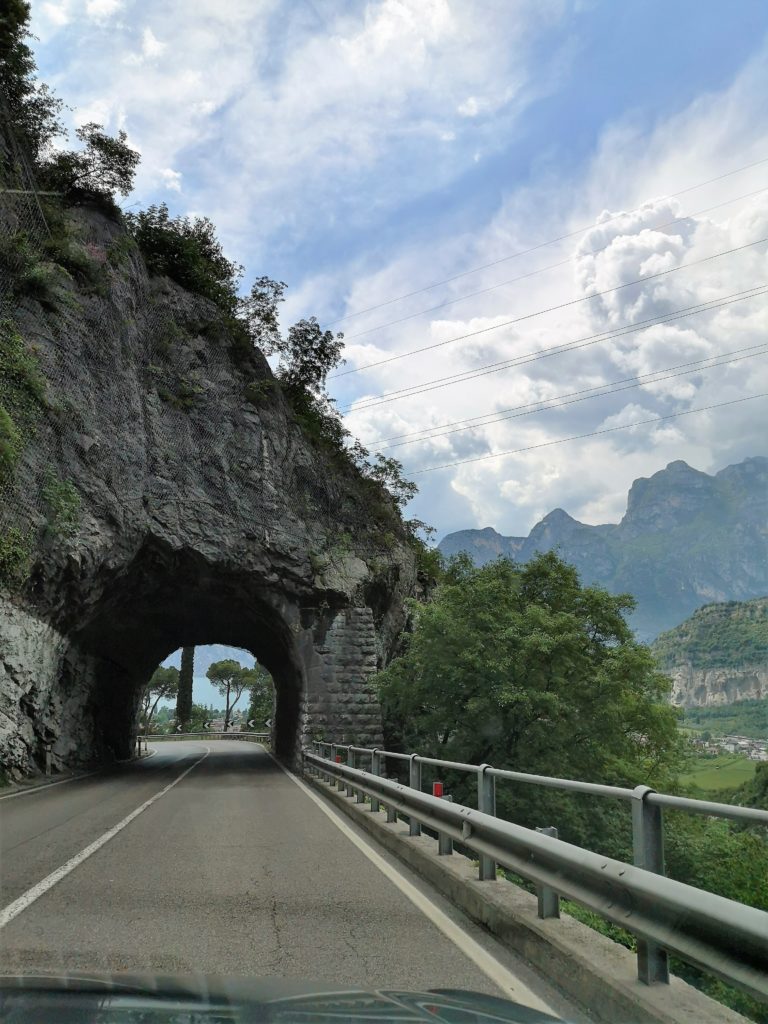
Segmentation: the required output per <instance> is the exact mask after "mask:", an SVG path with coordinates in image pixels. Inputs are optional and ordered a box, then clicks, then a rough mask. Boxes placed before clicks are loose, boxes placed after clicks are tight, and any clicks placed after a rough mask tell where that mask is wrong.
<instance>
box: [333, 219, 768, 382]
mask: <svg viewBox="0 0 768 1024" xmlns="http://www.w3.org/2000/svg"><path fill="white" fill-rule="evenodd" d="M762 242H768V236H764V237H763V238H756V239H754V240H753V241H752V242H746V243H745V244H744V245H736V246H733V248H731V249H723V250H722V252H714V253H711V254H710V255H709V256H702V257H701V258H700V259H698V260H690V261H689V262H688V263H680V264H678V265H677V266H676V267H670V268H669V269H668V270H659V271H657V272H656V273H655V274H645V275H644V276H643V277H636V278H634V280H632V281H625V282H624V284H619V285H616V286H615V287H614V288H604V289H603V290H602V291H599V292H592V293H591V294H590V295H580V296H579V297H578V298H577V299H569V300H568V302H560V303H558V304H557V305H555V306H547V307H546V308H545V309H537V310H534V311H533V312H532V313H523V315H522V316H516V317H513V318H512V319H511V320H505V321H504V322H503V323H500V324H494V325H493V326H491V327H483V328H481V329H480V330H477V331H468V332H467V333H466V334H458V335H456V336H455V337H453V338H446V340H445V341H436V342H434V343H433V344H431V345H424V346H423V347H422V348H414V349H409V350H408V351H407V352H399V353H398V354H397V355H394V356H387V358H386V359H379V360H377V361H376V362H375V363H366V364H365V366H359V367H357V368H356V369H354V370H342V372H341V373H334V374H332V375H331V376H330V377H329V378H328V379H329V380H333V379H335V378H337V377H346V376H348V375H349V374H350V373H360V371H361V370H369V369H371V368H372V367H374V366H383V365H384V364H385V363H394V362H397V361H398V360H399V359H405V358H406V357H407V356H414V355H420V354H421V353H422V352H431V351H433V350H434V349H436V348H444V347H445V346H446V345H452V344H454V343H455V342H457V341H466V339H467V338H476V337H477V336H478V335H480V334H488V333H489V332H490V331H498V330H500V329H501V328H502V327H511V326H512V325H513V324H519V323H522V322H523V321H525V320H532V319H533V318H534V317H537V316H543V314H545V313H555V312H557V311H558V310H561V309H567V308H568V307H569V306H576V305H578V304H579V303H581V302H589V301H591V300H592V299H599V298H601V297H602V296H603V295H612V294H613V293H614V292H620V291H623V290H624V289H625V288H631V287H632V286H633V285H636V284H645V283H646V282H648V281H656V280H658V278H660V277H668V276H669V275H670V274H677V273H678V272H679V271H681V270H688V269H689V268H690V267H698V266H700V265H701V264H702V263H709V262H711V261H712V260H716V259H720V258H721V257H722V256H732V255H733V254H734V253H736V252H743V251H744V249H750V248H751V247H752V246H753V245H760V244H761V243H762Z"/></svg>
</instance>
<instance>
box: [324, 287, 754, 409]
mask: <svg viewBox="0 0 768 1024" xmlns="http://www.w3.org/2000/svg"><path fill="white" fill-rule="evenodd" d="M766 291H768V289H766V288H764V287H761V286H759V285H753V286H752V287H751V288H747V289H744V290H743V291H740V292H731V293H730V294H727V295H723V296H720V297H719V298H717V299H710V300H708V301H706V302H698V303H695V304H694V305H692V306H685V307H683V308H682V309H677V310H674V311H673V312H672V313H659V314H656V315H655V316H652V317H649V318H648V319H646V320H639V321H637V322H635V323H634V324H632V323H630V324H624V326H623V327H617V328H614V329H613V330H611V331H600V332H599V333H597V334H589V335H586V336H585V337H583V338H576V339H574V340H573V341H569V342H562V343H561V344H559V345H551V346H550V347H549V348H545V349H540V350H538V351H534V352H525V353H522V354H521V355H519V356H513V357H511V358H509V359H502V360H500V361H499V362H496V363H486V364H485V365H484V366H478V367H474V368H473V369H470V370H462V371H461V372H460V373H454V374H449V375H448V376H446V377H437V378H433V379H432V380H428V381H422V383H421V384H414V385H411V386H410V387H407V388H400V389H398V390H396V391H387V392H384V393H383V394H382V395H376V396H373V395H372V396H371V397H370V398H368V399H364V400H362V402H361V403H359V404H356V405H355V404H353V405H351V406H348V407H347V408H346V409H343V410H341V411H342V412H344V413H350V412H364V411H366V410H368V409H375V408H376V407H377V406H380V405H387V404H389V402H397V401H400V400H401V399H403V398H414V397H415V396H416V395H421V394H426V393H427V392H429V391H438V390H441V389H442V388H447V387H450V386H451V385H452V384H464V383H465V382H466V381H468V380H475V379H476V378H478V377H486V376H488V375H490V374H493V373H500V372H502V371H503V370H510V369H513V368H514V367H516V366H524V365H526V364H527V363H533V362H538V360H540V359H549V358H551V357H552V356H557V355H563V354H565V353H567V352H574V351H577V350H579V349H582V348H589V347H590V346H592V345H598V344H600V343H602V342H603V341H610V340H613V339H614V338H621V337H624V336H625V335H627V334H636V333H637V332H638V331H644V330H647V329H648V328H649V327H657V326H659V325H661V324H667V323H673V322H674V321H675V320H681V319H683V318H684V317H687V316H697V315H698V314H699V313H707V312H710V311H711V310H714V309H720V308H722V307H724V306H730V305H733V304H734V303H736V302H743V301H744V300H746V299H752V298H756V297H757V296H759V295H764V294H766Z"/></svg>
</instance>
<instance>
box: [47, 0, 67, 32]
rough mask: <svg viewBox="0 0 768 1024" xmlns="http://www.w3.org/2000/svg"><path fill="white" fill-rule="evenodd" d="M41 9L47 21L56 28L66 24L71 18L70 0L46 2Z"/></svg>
mask: <svg viewBox="0 0 768 1024" xmlns="http://www.w3.org/2000/svg"><path fill="white" fill-rule="evenodd" d="M41 11H42V14H43V17H44V18H45V20H46V21H48V22H50V24H51V25H53V26H55V27H56V28H59V27H61V26H62V25H66V24H67V23H68V22H69V20H70V18H71V14H72V12H71V3H70V0H59V3H52V2H49V3H44V4H42V5H41Z"/></svg>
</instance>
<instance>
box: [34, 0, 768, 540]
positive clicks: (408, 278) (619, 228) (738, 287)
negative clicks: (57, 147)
mask: <svg viewBox="0 0 768 1024" xmlns="http://www.w3.org/2000/svg"><path fill="white" fill-rule="evenodd" d="M32 12H33V25H32V27H33V31H34V33H35V35H36V36H37V37H38V40H37V42H35V44H34V49H35V54H36V58H37V61H38V65H39V68H40V74H41V77H42V78H43V79H44V80H45V81H47V82H48V83H49V84H50V85H52V87H53V88H54V90H55V91H56V92H57V93H58V94H59V95H60V96H61V97H62V98H63V99H64V100H65V101H66V102H67V103H68V104H69V105H70V106H71V107H72V110H71V111H70V112H68V114H67V117H68V118H69V121H70V124H71V126H72V127H75V126H77V125H79V124H83V123H85V122H87V121H92V120H95V121H97V122H99V123H101V124H103V125H104V126H105V127H106V128H107V129H108V130H110V131H117V130H118V129H124V130H125V131H126V132H127V134H128V138H129V141H130V143H131V145H133V146H134V147H136V148H137V149H138V150H140V152H141V156H142V162H141V166H140V170H139V173H138V176H137V180H136V187H135V190H134V193H133V194H132V195H131V196H129V197H128V198H127V199H125V200H124V201H123V206H124V207H125V208H131V209H137V208H139V207H144V206H148V205H149V204H151V203H159V202H166V203H167V204H168V205H169V207H170V209H171V211H172V213H174V214H176V213H179V214H188V215H192V216H200V215H205V216H208V217H210V218H211V219H212V220H213V221H214V223H215V224H216V225H217V228H218V231H219V236H220V238H221V239H222V242H223V244H224V247H225V251H226V252H227V254H228V255H229V256H230V258H232V259H235V260H237V261H238V262H240V263H241V264H242V265H243V266H244V267H245V275H244V286H245V288H246V289H247V288H248V287H249V284H250V282H251V281H252V280H253V279H254V278H256V277H258V276H260V275H262V274H267V275H269V276H270V277H273V278H276V279H279V280H282V281H285V282H286V283H287V285H288V291H287V293H286V302H285V303H284V306H283V307H282V310H281V320H282V323H283V325H284V328H286V329H287V327H288V326H289V325H290V324H291V323H293V322H295V321H296V320H298V319H300V318H301V317H305V316H311V315H315V316H317V317H318V319H319V320H320V322H321V323H322V324H323V325H324V326H327V327H330V328H332V329H333V330H335V331H343V332H344V334H345V339H346V349H345V357H346V360H347V361H346V364H345V365H344V366H343V367H341V368H340V370H339V371H338V374H337V375H335V376H333V377H332V378H330V379H329V382H328V383H329V390H330V392H331V394H332V395H333V397H334V398H335V399H336V401H337V403H338V407H339V408H340V409H341V410H343V412H344V416H345V422H346V425H347V427H348V429H349V430H350V431H352V432H353V434H354V435H355V436H357V437H359V438H360V439H361V440H362V442H363V443H364V444H365V445H366V446H368V447H369V448H370V449H371V450H372V451H376V452H378V451H381V453H382V454H385V455H387V456H391V457H395V458H397V459H398V460H400V461H401V462H402V464H403V466H404V471H405V475H406V476H409V477H411V478H412V479H414V480H415V481H416V482H417V483H418V484H419V487H420V492H419V494H418V496H417V497H416V498H415V499H414V501H413V502H412V503H411V506H410V507H409V514H412V515H415V516H416V517H418V518H419V519H422V520H424V521H426V522H427V523H429V524H431V525H432V526H434V527H435V530H436V537H437V538H440V537H442V536H443V535H444V534H446V533H448V532H450V531H453V530H457V529H465V528H472V527H485V526H493V527H495V528H496V529H497V530H498V531H499V532H500V533H502V534H505V535H525V534H527V533H528V532H529V530H530V529H531V527H532V526H533V525H534V524H535V523H536V522H537V521H538V520H539V519H540V518H541V517H542V516H543V515H545V514H546V513H547V512H549V511H550V510H551V509H553V508H555V507H561V508H565V509H566V510H567V511H568V512H569V513H570V514H571V515H573V516H575V517H576V518H577V519H580V520H581V521H583V522H587V523H601V522H616V521H618V520H619V518H620V517H621V515H622V514H623V512H624V509H625V507H626V495H627V491H628V489H629V486H630V484H631V483H632V481H633V480H634V479H635V478H637V477H640V476H649V475H651V474H652V473H654V472H657V471H658V470H660V469H662V468H663V467H664V466H665V465H667V464H668V463H669V462H671V461H674V460H676V459H684V460H685V461H687V462H688V463H690V464H691V465H693V466H695V467H696V468H697V469H700V470H704V471H706V472H714V471H717V470H719V469H721V468H723V467H724V466H726V465H728V464H730V463H733V462H737V461H740V460H741V459H744V458H746V457H748V456H752V455H765V454H768V452H766V444H765V422H766V413H768V401H767V400H766V398H765V397H762V398H754V399H753V398H752V396H757V395H764V394H765V393H768V363H767V362H766V360H767V358H768V357H767V356H766V354H765V343H766V327H768V303H767V302H766V296H765V295H764V294H763V295H761V294H753V293H754V291H755V289H756V288H759V287H760V286H761V285H762V284H764V283H766V278H767V277H768V274H767V273H766V271H768V243H767V242H766V239H767V238H768V114H767V113H766V103H765V97H766V96H767V95H768V5H766V4H765V2H764V0H754V2H753V0H739V2H738V3H734V4H728V5H727V6H724V5H722V4H718V3H711V2H704V3H702V2H701V0H675V2H674V3H669V2H667V0H665V2H661V0H626V2H624V3H621V4H619V3H616V2H615V0H370V2H365V0H354V2H345V0H227V2H226V3H222V2H221V0H216V2H214V0H193V2H190V0H153V3H151V4H150V3H147V2H140V0H43V2H40V0H33V2H32ZM713 179H716V180H713ZM733 250H735V251H733ZM640 279H645V280H640ZM633 282H638V283H633ZM638 325H640V326H638ZM632 328H635V329H634V330H632ZM622 330H623V331H624V333H623V334H621V333H619V334H617V332H621V331H622ZM761 343H763V347H762V348H761ZM568 347H570V351H569V350H567V349H568ZM563 348H565V349H566V350H565V351H563ZM552 349H556V350H557V349H560V351H551V350H552ZM419 350H421V351H419ZM510 364H512V365H510ZM468 375H469V376H468ZM446 378H448V379H446ZM617 388H620V389H621V390H616V389H617ZM606 391H614V393H612V394H606V393H605V392H606ZM393 392H399V393H398V394H392V393H393ZM542 403H546V404H545V405H544V407H543V408H542ZM726 403H727V404H726ZM710 406H721V407H720V408H708V407H710ZM699 409H703V410H704V411H701V412H699V411H697V410H699ZM660 417H664V419H660V420H659V418H660ZM647 420H651V421H652V422H650V423H644V424H642V421H647ZM467 421H469V422H467ZM638 423H641V424H642V425H637V426H636V425H634V424H638ZM468 428H471V429H468ZM615 428H621V429H615ZM449 431H450V432H449ZM586 434H597V436H593V437H583V436H581V435H586ZM572 437H578V438H579V439H578V440H570V441H568V440H563V439H566V438H572ZM393 446H394V447H393ZM522 449H528V450H526V451H523V450H522ZM500 452H502V453H503V452H507V453H511V454H505V455H500V456H496V457H488V456H494V455H495V453H500ZM456 463H460V464H459V465H456ZM438 467H446V468H438Z"/></svg>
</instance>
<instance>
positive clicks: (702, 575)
mask: <svg viewBox="0 0 768 1024" xmlns="http://www.w3.org/2000/svg"><path fill="white" fill-rule="evenodd" d="M766 522H768V459H766V458H764V457H762V456H756V457H752V458H748V459H745V460H744V461H743V462H740V463H738V464H737V465H733V466H728V467H726V468H725V469H722V470H721V471H720V472H719V473H717V475H715V476H710V475H709V474H707V473H704V472H702V471H701V470H698V469H695V468H693V467H692V466H689V465H688V463H687V462H684V461H683V460H682V459H678V460H676V461H674V462H670V463H669V465H667V466H666V467H665V468H664V469H662V470H660V471H659V472H658V473H654V474H653V475H652V476H650V477H642V478H640V479H638V480H635V482H634V483H633V484H632V487H631V489H630V491H629V495H628V500H627V511H626V514H625V515H624V517H623V518H622V520H621V522H620V523H618V524H603V525H600V526H589V525H587V524H584V523H580V522H578V520H576V519H574V518H573V517H572V516H571V515H569V514H568V513H567V512H566V511H564V510H563V509H562V508H557V509H554V510H553V511H552V512H550V513H549V514H548V515H546V516H545V517H544V518H543V519H542V520H541V521H540V522H538V523H537V524H536V525H535V526H534V527H533V529H532V530H531V532H530V534H529V536H528V537H525V538H520V537H503V536H502V535H501V534H499V533H497V532H496V530H492V531H491V532H490V533H489V532H488V530H487V529H486V530H462V531H459V532H458V533H453V534H449V535H448V536H447V537H445V538H444V539H443V540H442V541H441V542H440V550H441V551H443V552H444V553H445V554H454V553H456V552H457V551H468V552H469V553H470V555H471V556H472V558H473V559H474V560H475V562H476V564H478V565H482V564H484V563H485V562H486V561H488V560H489V558H491V557H498V556H499V555H500V554H506V555H508V556H509V557H511V558H514V559H515V560H517V561H520V562H526V561H528V560H529V559H530V558H532V557H533V556H534V554H535V553H536V552H537V551H550V550H553V549H556V550H558V551H559V553H560V554H561V555H562V557H563V558H564V559H565V560H566V561H568V562H570V563H572V564H573V565H575V566H576V568H577V569H578V571H579V573H580V574H581V577H582V579H583V580H584V582H585V583H597V584H600V585H601V586H604V587H606V588H607V589H608V590H610V591H612V592H614V593H621V592H625V591H629V592H630V593H632V594H634V596H635V597H636V599H637V602H638V606H637V611H636V612H635V613H634V615H633V616H632V623H633V625H634V627H635V628H636V630H637V632H638V634H639V636H640V637H641V638H642V639H652V638H653V637H654V636H656V635H657V634H658V633H659V632H661V631H662V630H665V629H669V628H671V627H672V626H675V625H677V623H679V622H681V621H682V620H683V619H684V618H686V616H688V615H690V614H691V613H692V612H693V611H695V609H696V608H699V607H701V606H702V605H704V604H708V603H710V602H713V601H743V600H747V599H750V598H753V597H758V596H761V595H763V594H765V593H766V592H768V540H767V539H766V531H765V524H766ZM491 549H492V551H491Z"/></svg>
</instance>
